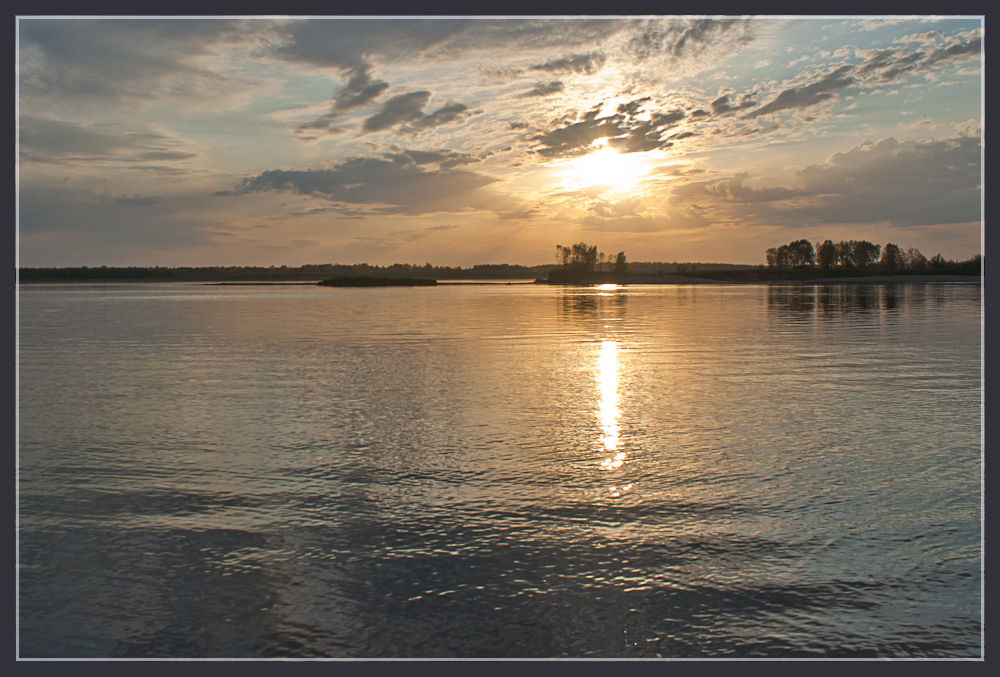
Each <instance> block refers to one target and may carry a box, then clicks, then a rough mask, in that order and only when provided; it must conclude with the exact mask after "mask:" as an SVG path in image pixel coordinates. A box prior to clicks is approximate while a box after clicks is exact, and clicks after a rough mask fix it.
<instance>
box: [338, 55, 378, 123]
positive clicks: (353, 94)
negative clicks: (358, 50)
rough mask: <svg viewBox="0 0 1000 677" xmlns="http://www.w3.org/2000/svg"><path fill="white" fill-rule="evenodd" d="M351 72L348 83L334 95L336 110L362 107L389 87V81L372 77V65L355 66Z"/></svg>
mask: <svg viewBox="0 0 1000 677" xmlns="http://www.w3.org/2000/svg"><path fill="white" fill-rule="evenodd" d="M350 74H351V77H350V79H349V80H348V81H347V84H346V85H345V86H344V88H343V89H342V90H340V91H339V92H338V93H337V95H336V96H334V97H333V110H334V111H335V112H338V113H339V112H343V111H349V110H353V109H355V108H360V107H361V106H364V105H366V104H368V103H369V102H371V101H372V100H373V99H375V98H377V97H378V96H379V95H381V94H382V92H384V91H385V90H387V89H389V83H388V82H386V81H385V80H375V79H374V77H372V68H371V66H368V65H360V66H355V67H354V68H352V69H351V70H350Z"/></svg>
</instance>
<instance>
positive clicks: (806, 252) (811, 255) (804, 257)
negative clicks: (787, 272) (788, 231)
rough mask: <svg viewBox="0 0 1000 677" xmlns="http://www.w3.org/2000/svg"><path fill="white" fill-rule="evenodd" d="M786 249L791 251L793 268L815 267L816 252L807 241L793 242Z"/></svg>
mask: <svg viewBox="0 0 1000 677" xmlns="http://www.w3.org/2000/svg"><path fill="white" fill-rule="evenodd" d="M788 247H789V249H791V253H792V265H793V266H814V265H816V252H815V250H813V246H812V242H810V241H809V240H795V241H794V242H789V243H788Z"/></svg>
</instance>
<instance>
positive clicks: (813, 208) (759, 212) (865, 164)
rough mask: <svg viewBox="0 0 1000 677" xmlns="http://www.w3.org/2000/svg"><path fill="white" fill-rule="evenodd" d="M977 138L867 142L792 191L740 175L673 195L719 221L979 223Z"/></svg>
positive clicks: (815, 169)
mask: <svg viewBox="0 0 1000 677" xmlns="http://www.w3.org/2000/svg"><path fill="white" fill-rule="evenodd" d="M980 162H981V141H980V138H979V137H978V136H956V137H953V138H948V139H931V140H924V141H906V142H899V141H896V140H895V139H891V138H890V139H884V140H882V141H880V142H878V143H871V142H866V143H863V144H861V145H859V146H857V147H855V148H853V149H851V150H849V151H846V152H843V153H837V154H835V155H833V156H831V157H830V158H829V159H828V160H827V161H826V162H824V163H822V164H817V165H810V166H808V167H806V168H804V169H802V170H800V171H799V172H798V179H799V180H798V182H797V185H796V186H794V187H790V188H789V187H782V186H759V187H755V186H752V185H750V177H749V176H748V175H746V174H740V175H737V176H734V177H728V178H723V179H717V180H709V181H697V182H693V183H689V184H686V185H683V186H680V187H678V188H676V189H675V190H674V193H673V195H672V198H671V199H672V201H673V202H674V206H675V207H676V208H679V209H684V208H691V209H693V208H697V209H701V210H708V211H711V212H713V213H714V214H715V215H716V218H717V219H719V220H720V221H731V222H741V223H745V224H758V225H759V224H766V225H781V226H788V227H796V228H800V227H802V226H804V225H823V224H830V223H871V224H882V223H889V224H891V225H893V226H902V227H906V226H912V227H919V226H929V225H936V224H948V223H966V222H969V221H977V220H978V219H979V218H980V193H981V187H980V181H981V164H980Z"/></svg>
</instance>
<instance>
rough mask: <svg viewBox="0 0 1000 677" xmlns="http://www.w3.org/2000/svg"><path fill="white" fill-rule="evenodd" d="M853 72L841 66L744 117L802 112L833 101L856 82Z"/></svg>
mask: <svg viewBox="0 0 1000 677" xmlns="http://www.w3.org/2000/svg"><path fill="white" fill-rule="evenodd" d="M851 70H852V67H851V66H849V65H845V66H841V67H839V68H837V69H834V70H832V71H830V72H829V73H827V74H826V75H824V76H823V77H821V78H819V79H818V80H817V81H816V82H813V83H810V84H808V85H805V86H804V87H798V88H793V89H786V90H785V91H783V92H781V93H780V94H778V96H777V97H776V98H775V99H774V100H773V101H771V102H770V103H768V104H766V105H764V106H761V107H760V108H758V109H757V110H755V111H752V112H750V113H748V114H747V115H745V116H744V117H745V118H755V117H758V116H760V115H767V114H769V113H777V112H778V111H783V110H789V109H793V110H801V109H803V108H808V107H810V106H815V105H816V104H818V103H821V102H823V101H826V100H828V99H832V98H833V97H834V96H836V94H835V93H834V92H836V91H838V90H841V89H843V88H844V87H848V86H849V85H851V84H853V83H854V82H855V80H854V78H853V77H851V76H850V75H849V73H850V72H851Z"/></svg>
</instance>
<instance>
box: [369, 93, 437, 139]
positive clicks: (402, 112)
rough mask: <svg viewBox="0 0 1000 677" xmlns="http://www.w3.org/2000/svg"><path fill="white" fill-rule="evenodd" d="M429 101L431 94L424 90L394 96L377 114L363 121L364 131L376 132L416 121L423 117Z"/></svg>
mask: <svg viewBox="0 0 1000 677" xmlns="http://www.w3.org/2000/svg"><path fill="white" fill-rule="evenodd" d="M430 99H431V93H430V92H428V91H426V90H424V91H419V92H409V93H407V94H399V95H397V96H394V97H392V98H391V99H389V100H388V101H386V102H385V103H384V104H382V109H381V110H380V111H379V112H378V113H376V114H375V115H373V116H371V117H370V118H368V119H367V120H365V123H364V130H365V131H366V132H377V131H381V130H383V129H389V128H390V127H394V126H396V125H398V124H402V123H404V122H409V121H411V120H418V119H420V118H422V117H423V116H424V108H425V107H426V106H427V102H428V101H430Z"/></svg>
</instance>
